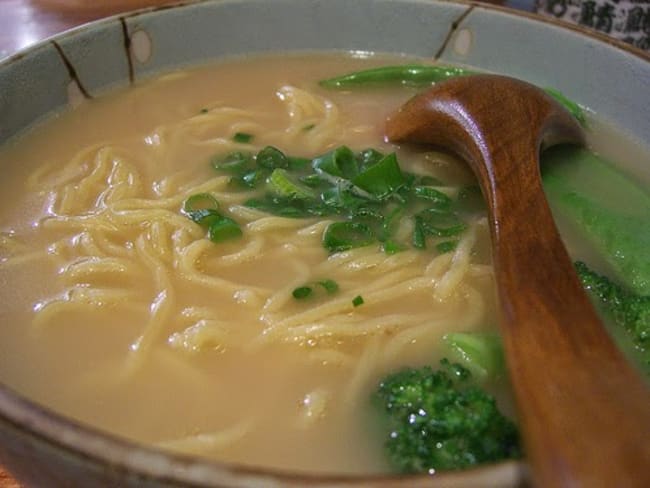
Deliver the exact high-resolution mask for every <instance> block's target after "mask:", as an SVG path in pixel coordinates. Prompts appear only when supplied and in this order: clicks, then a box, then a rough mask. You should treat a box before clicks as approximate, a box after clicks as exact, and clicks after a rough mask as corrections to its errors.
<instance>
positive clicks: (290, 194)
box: [266, 168, 316, 200]
mask: <svg viewBox="0 0 650 488" xmlns="http://www.w3.org/2000/svg"><path fill="white" fill-rule="evenodd" d="M266 182H267V186H268V188H269V190H270V191H271V193H274V194H276V195H279V196H281V197H286V198H298V199H303V200H313V199H315V198H316V194H315V193H314V192H313V190H312V189H311V188H309V187H308V186H305V185H303V184H301V183H300V182H298V181H296V180H295V178H294V177H293V176H292V175H291V173H289V172H288V171H287V170H286V169H283V168H277V169H274V170H273V172H272V173H271V175H270V176H269V177H268V179H267V181H266Z"/></svg>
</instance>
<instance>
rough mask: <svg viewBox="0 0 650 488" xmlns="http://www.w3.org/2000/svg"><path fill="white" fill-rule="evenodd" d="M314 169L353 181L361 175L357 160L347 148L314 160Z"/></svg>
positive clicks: (340, 147) (338, 148)
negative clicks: (352, 179)
mask: <svg viewBox="0 0 650 488" xmlns="http://www.w3.org/2000/svg"><path fill="white" fill-rule="evenodd" d="M312 167H313V168H314V170H315V171H316V172H317V173H319V174H322V173H327V174H329V175H332V176H338V177H340V178H345V179H348V180H349V179H351V178H353V177H354V176H356V175H357V174H358V173H359V166H358V164H357V159H356V157H355V156H354V153H353V152H352V150H351V149H350V148H349V147H347V146H339V147H337V148H336V149H334V150H333V151H330V152H328V153H326V154H323V155H322V156H319V157H317V158H314V159H313V160H312Z"/></svg>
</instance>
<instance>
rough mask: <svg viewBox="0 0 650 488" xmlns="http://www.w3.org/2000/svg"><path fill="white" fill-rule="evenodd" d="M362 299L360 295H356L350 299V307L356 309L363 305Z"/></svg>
mask: <svg viewBox="0 0 650 488" xmlns="http://www.w3.org/2000/svg"><path fill="white" fill-rule="evenodd" d="M363 303H364V302H363V297H362V296H361V295H357V296H356V297H354V298H353V299H352V305H353V306H354V307H358V306H359V305H363Z"/></svg>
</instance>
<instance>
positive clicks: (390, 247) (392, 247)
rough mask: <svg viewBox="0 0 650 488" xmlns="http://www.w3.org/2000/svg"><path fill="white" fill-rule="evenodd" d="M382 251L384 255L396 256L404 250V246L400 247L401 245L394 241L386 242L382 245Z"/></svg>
mask: <svg viewBox="0 0 650 488" xmlns="http://www.w3.org/2000/svg"><path fill="white" fill-rule="evenodd" d="M382 249H383V250H384V252H385V253H386V254H388V255H391V254H397V253H398V252H402V251H403V250H404V246H402V245H401V244H399V243H397V242H395V241H386V242H384V244H383V245H382Z"/></svg>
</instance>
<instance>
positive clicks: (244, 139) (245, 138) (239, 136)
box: [232, 132, 253, 144]
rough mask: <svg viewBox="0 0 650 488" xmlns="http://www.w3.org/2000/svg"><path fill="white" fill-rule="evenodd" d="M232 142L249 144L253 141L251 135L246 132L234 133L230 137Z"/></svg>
mask: <svg viewBox="0 0 650 488" xmlns="http://www.w3.org/2000/svg"><path fill="white" fill-rule="evenodd" d="M232 140H233V141H234V142H237V143H239V144H249V143H250V142H251V141H252V140H253V134H248V133H246V132H236V133H235V135H234V136H232Z"/></svg>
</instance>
